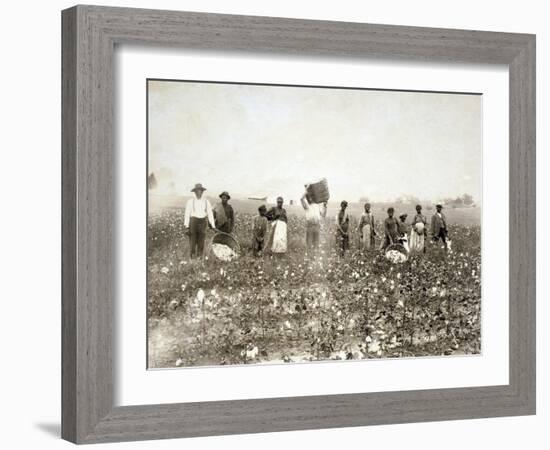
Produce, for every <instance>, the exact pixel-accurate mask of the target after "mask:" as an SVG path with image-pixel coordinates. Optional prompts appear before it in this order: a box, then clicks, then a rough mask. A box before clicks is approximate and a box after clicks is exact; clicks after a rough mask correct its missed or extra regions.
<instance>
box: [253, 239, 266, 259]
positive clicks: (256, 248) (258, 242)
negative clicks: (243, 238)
mask: <svg viewBox="0 0 550 450" xmlns="http://www.w3.org/2000/svg"><path fill="white" fill-rule="evenodd" d="M263 250H264V240H263V239H258V238H254V242H252V252H253V254H254V256H259V255H260V253H262V251H263Z"/></svg>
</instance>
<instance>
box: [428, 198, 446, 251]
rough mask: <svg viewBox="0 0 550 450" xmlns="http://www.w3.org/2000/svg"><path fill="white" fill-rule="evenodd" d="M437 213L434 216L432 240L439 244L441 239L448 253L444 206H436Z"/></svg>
mask: <svg viewBox="0 0 550 450" xmlns="http://www.w3.org/2000/svg"><path fill="white" fill-rule="evenodd" d="M435 208H436V213H435V214H434V215H433V216H432V239H433V241H434V242H438V241H439V240H440V239H441V240H442V241H443V244H444V245H445V251H447V249H448V246H447V239H448V230H447V218H446V217H445V214H443V212H442V211H443V205H435Z"/></svg>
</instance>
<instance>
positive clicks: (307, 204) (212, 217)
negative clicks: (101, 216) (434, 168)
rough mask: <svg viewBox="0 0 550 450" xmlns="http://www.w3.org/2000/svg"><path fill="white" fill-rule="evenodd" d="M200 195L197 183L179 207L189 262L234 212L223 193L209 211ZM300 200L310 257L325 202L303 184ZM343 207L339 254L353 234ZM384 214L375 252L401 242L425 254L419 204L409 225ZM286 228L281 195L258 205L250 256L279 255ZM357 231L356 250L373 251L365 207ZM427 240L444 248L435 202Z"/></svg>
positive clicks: (229, 223) (228, 224)
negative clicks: (208, 235)
mask: <svg viewBox="0 0 550 450" xmlns="http://www.w3.org/2000/svg"><path fill="white" fill-rule="evenodd" d="M204 191H206V188H205V187H204V186H203V185H202V184H201V183H197V184H196V185H195V186H194V187H193V189H191V192H193V194H194V195H193V196H192V197H191V198H190V199H189V200H188V201H187V204H186V206H185V216H184V226H185V229H186V233H187V234H188V236H189V243H190V256H191V258H195V257H200V256H202V255H203V253H204V243H205V238H206V229H207V228H208V227H211V228H214V229H216V230H219V231H221V232H223V233H228V234H231V233H232V231H233V227H234V225H235V213H234V210H233V207H232V206H231V205H230V204H229V200H230V199H231V196H230V195H229V193H228V192H227V191H224V192H222V193H221V194H220V195H219V197H220V200H221V201H220V202H219V203H218V204H216V205H215V206H214V207H212V206H211V204H210V202H209V201H208V200H207V199H206V197H205V196H204V195H203V194H204ZM300 202H301V204H302V207H303V209H304V211H305V218H306V249H307V251H308V252H310V253H315V252H316V251H317V249H318V248H319V242H320V236H321V223H322V222H323V221H324V220H325V218H326V215H327V203H326V202H324V203H316V202H314V201H312V199H311V197H310V195H309V193H308V190H307V186H306V191H305V192H304V194H303V196H302V198H301V199H300ZM347 208H348V202H347V201H345V200H344V201H342V202H341V203H340V210H339V211H338V213H337V214H336V217H335V227H336V242H337V245H338V249H339V252H340V254H341V255H342V256H344V255H345V253H346V251H347V250H349V248H350V236H351V232H352V231H353V230H352V227H351V222H350V216H349V214H348V212H347ZM387 214H388V216H387V217H386V219H385V220H384V237H383V239H382V240H381V244H380V246H379V249H381V250H385V249H386V248H387V247H389V246H390V245H392V244H397V243H403V242H405V243H406V244H407V245H408V246H409V248H410V251H411V252H419V253H422V252H425V251H426V240H427V236H428V231H427V228H428V222H427V218H426V216H425V215H424V214H422V206H421V205H416V214H415V215H414V217H413V220H412V222H411V223H410V224H409V223H407V214H401V215H399V219H396V218H395V217H394V214H395V210H394V208H393V207H390V208H388V210H387ZM287 224H288V216H287V212H286V209H285V208H284V199H283V198H282V197H278V198H277V204H276V205H275V206H273V207H272V208H270V209H269V210H268V209H267V207H266V206H265V205H261V206H260V207H259V208H258V215H257V216H256V217H254V221H253V230H252V232H253V242H252V247H253V253H254V255H260V254H262V253H263V252H266V251H267V252H269V253H271V254H273V255H283V254H285V253H286V251H287V247H288V245H287ZM357 232H358V234H359V238H360V243H361V248H362V249H364V250H365V251H368V250H374V249H375V237H377V232H376V227H375V220H374V215H373V213H372V212H371V205H370V203H366V204H365V205H364V212H363V213H362V215H361V218H360V221H359V225H358V227H357ZM409 234H410V239H409ZM431 237H432V240H433V241H434V242H437V241H442V242H443V244H444V246H445V250H447V248H448V246H447V242H448V228H447V219H446V217H445V214H444V213H443V206H442V205H440V204H438V205H436V212H435V214H434V215H433V217H432V219H431Z"/></svg>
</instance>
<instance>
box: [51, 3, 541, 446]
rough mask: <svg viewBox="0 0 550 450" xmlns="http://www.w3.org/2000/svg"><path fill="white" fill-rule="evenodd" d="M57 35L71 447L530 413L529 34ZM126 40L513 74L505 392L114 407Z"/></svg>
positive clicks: (65, 383) (265, 27)
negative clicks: (119, 50) (116, 111)
mask: <svg viewBox="0 0 550 450" xmlns="http://www.w3.org/2000/svg"><path fill="white" fill-rule="evenodd" d="M62 30H63V44H62V53H63V57H62V80H63V89H62V92H63V95H62V103H63V112H62V122H63V130H62V131H63V132H62V135H63V136H62V146H63V148H62V152H63V155H62V174H63V186H62V192H63V194H62V206H63V220H62V223H63V225H62V226H63V230H62V233H63V246H62V256H63V263H62V267H63V280H62V286H63V288H62V315H63V317H62V328H63V329H62V352H63V358H62V366H63V367H62V373H63V375H62V407H63V413H62V437H63V438H64V439H67V440H70V441H73V442H76V443H93V442H106V441H127V440H140V439H159V438H176V437H189V436H208V435H220V434H235V433H259V432H272V431H284V430H302V429H316V428H333V427H349V426H360V425H373V424H388V423H402V422H421V421H432V420H451V419H467V418H480V417H493V416H511V415H526V414H534V413H535V232H536V229H535V222H536V220H535V36H533V35H528V34H510V33H493V32H483V31H464V30H450V29H435V28H417V27H406V26H388V25H370V24H360V23H344V22H328V21H309V20H295V19H281V18H270V17H248V16H232V15H219V14H202V13H189V12H175V11H156V10H143V9H127V8H109V7H97V6H76V7H73V8H70V9H67V10H65V11H63V13H62ZM118 43H140V44H155V45H159V46H163V47H166V46H181V47H187V48H194V49H215V50H227V51H234V50H238V51H244V52H246V51H262V52H267V53H272V54H275V53H281V52H282V53H287V54H288V53H291V54H296V55H304V56H307V55H327V56H333V57H354V58H365V57H383V58H406V59H413V60H424V61H456V62H468V63H486V64H506V65H508V67H509V74H510V154H509V157H510V285H509V287H510V299H509V301H510V342H509V346H510V383H509V384H508V385H503V386H489V387H473V388H455V389H431V390H422V391H405V392H383V393H361V394H346V395H323V396H308V397H286V398H276V399H261V400H239V401H216V402H203V403H179V404H168V405H139V406H121V407H114V406H113V369H112V355H113V353H112V344H113V323H112V320H113V310H114V305H113V301H114V298H113V296H114V281H115V280H114V273H115V271H114V263H113V251H112V249H113V229H114V226H113V217H114V206H115V205H114V197H113V186H114V180H113V160H114V156H115V155H114V151H115V147H114V143H113V140H114V139H113V99H114V95H113V94H114V93H113V51H114V46H115V44H118ZM489 269H490V268H489Z"/></svg>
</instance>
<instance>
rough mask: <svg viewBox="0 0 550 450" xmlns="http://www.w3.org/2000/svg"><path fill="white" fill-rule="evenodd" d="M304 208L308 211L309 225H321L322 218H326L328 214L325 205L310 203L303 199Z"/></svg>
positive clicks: (307, 219)
mask: <svg viewBox="0 0 550 450" xmlns="http://www.w3.org/2000/svg"><path fill="white" fill-rule="evenodd" d="M302 206H303V207H304V209H305V211H306V221H307V222H308V223H321V217H325V215H326V213H327V211H326V208H325V206H324V205H320V204H319V203H308V202H307V200H306V199H302Z"/></svg>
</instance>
